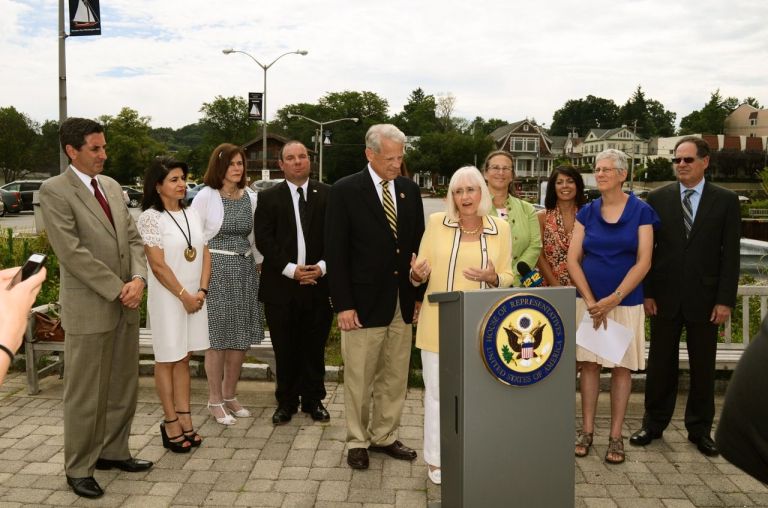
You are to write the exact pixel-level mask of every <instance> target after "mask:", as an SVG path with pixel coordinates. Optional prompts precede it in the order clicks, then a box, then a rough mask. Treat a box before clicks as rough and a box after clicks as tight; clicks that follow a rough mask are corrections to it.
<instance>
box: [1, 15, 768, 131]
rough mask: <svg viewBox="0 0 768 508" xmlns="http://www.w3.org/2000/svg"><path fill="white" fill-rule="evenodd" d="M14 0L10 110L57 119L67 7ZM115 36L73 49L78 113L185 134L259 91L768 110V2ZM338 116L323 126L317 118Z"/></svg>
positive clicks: (221, 20)
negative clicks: (132, 118)
mask: <svg viewBox="0 0 768 508" xmlns="http://www.w3.org/2000/svg"><path fill="white" fill-rule="evenodd" d="M56 4H57V2H56V1H52V0H0V57H2V65H3V72H2V78H0V107H5V106H14V107H16V108H17V109H18V110H20V111H22V112H24V113H26V114H27V115H29V116H30V117H31V118H32V119H34V120H36V121H40V122H42V121H44V120H46V119H57V118H58V88H57V86H58V85H57V76H58V63H57V62H58V56H57V8H56ZM101 17H102V35H101V36H98V37H71V38H69V39H67V82H68V95H69V115H70V116H85V117H96V116H99V115H102V114H109V115H115V114H117V113H118V112H119V110H120V109H121V108H122V107H123V106H129V107H131V108H134V109H136V110H138V111H139V113H140V114H142V115H145V116H150V117H151V118H152V122H151V123H152V126H153V127H174V128H178V127H181V126H183V125H186V124H189V123H193V122H195V121H197V119H198V118H199V109H200V106H201V105H202V103H203V102H210V101H211V100H212V99H213V98H214V97H215V96H217V95H223V96H230V95H243V96H245V95H247V92H249V91H254V92H256V91H261V90H262V80H263V71H262V70H261V68H259V67H258V66H257V65H256V64H255V63H254V62H253V61H251V60H250V59H249V58H248V57H246V56H244V55H240V54H232V55H228V56H227V55H223V54H222V52H221V50H222V49H223V48H226V47H232V48H235V49H238V50H242V51H246V52H248V53H250V54H252V55H253V56H254V57H255V58H256V59H258V60H259V61H261V63H269V62H271V61H272V60H273V59H274V58H276V57H277V56H279V55H280V54H282V53H284V52H286V51H293V50H296V49H306V50H307V51H309V54H308V55H307V56H299V55H288V56H286V57H284V58H282V59H281V60H280V61H279V62H277V63H276V64H275V65H274V66H273V67H272V68H271V69H270V70H269V73H268V85H267V93H268V103H267V106H268V110H267V115H268V119H271V118H273V117H274V112H275V111H276V109H277V108H279V107H282V106H284V105H286V104H291V103H297V102H315V101H317V99H318V98H320V97H321V96H322V95H323V94H325V93H326V92H335V91H343V90H356V91H363V90H368V91H372V92H375V93H377V94H379V95H380V96H382V97H384V98H385V99H387V101H389V106H390V111H389V113H390V114H394V113H397V112H399V111H401V110H402V107H403V104H404V103H405V102H406V100H407V97H408V95H409V94H410V92H411V91H412V90H414V89H415V88H417V87H421V88H423V89H424V90H425V91H426V92H427V93H430V94H434V95H438V94H441V93H451V94H453V95H454V96H455V97H456V99H457V100H456V109H455V114H456V115H457V116H461V117H465V118H474V117H475V116H477V115H480V116H482V117H484V118H486V119H488V118H492V117H493V118H501V119H504V120H507V121H516V120H520V119H523V118H526V117H528V118H535V119H536V120H537V121H538V122H539V123H544V124H545V126H548V125H549V124H550V123H551V122H552V114H553V113H554V111H555V110H557V109H559V108H560V107H561V106H562V105H563V104H564V103H565V101H566V100H568V99H578V98H583V97H586V96H587V95H588V94H592V95H596V96H600V97H605V98H609V99H613V100H614V101H615V102H616V103H617V104H619V105H621V104H623V103H624V102H625V101H626V100H627V99H628V97H629V96H630V95H631V94H632V92H633V91H634V89H635V88H636V87H637V85H641V86H642V87H643V89H644V90H645V92H646V95H647V97H649V98H653V99H656V100H658V101H661V102H662V103H663V104H664V105H665V106H666V108H667V109H669V110H671V111H674V112H675V113H677V122H678V123H679V121H680V118H682V117H683V116H685V115H687V114H688V113H690V112H691V111H692V110H694V109H699V108H701V106H703V105H704V103H705V102H706V101H707V100H708V99H709V96H710V93H711V92H712V91H714V90H715V89H717V88H719V89H720V91H721V93H722V95H723V96H724V97H727V96H735V97H737V98H739V99H740V100H742V99H744V98H745V97H747V96H754V97H756V98H757V99H758V100H759V101H760V102H761V104H762V105H763V107H765V106H766V104H768V1H766V0H731V1H725V2H724V1H722V0H699V1H695V0H680V1H669V0H664V1H662V0H621V1H603V0H596V1H592V0H584V1H581V2H573V1H566V0H538V1H512V0H474V1H472V0H462V1H454V0H424V1H419V0H409V1H400V0H390V1H379V2H369V1H366V0H358V1H352V0H347V1H341V0H313V1H304V0H301V1H293V0H281V1H274V0H272V1H264V0H252V1H245V0H209V1H203V0H159V1H158V0H155V1H149V0H101ZM318 120H325V119H318Z"/></svg>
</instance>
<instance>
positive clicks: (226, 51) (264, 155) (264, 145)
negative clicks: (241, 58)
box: [221, 48, 308, 170]
mask: <svg viewBox="0 0 768 508" xmlns="http://www.w3.org/2000/svg"><path fill="white" fill-rule="evenodd" d="M221 52H222V53H224V54H225V55H229V54H231V53H241V54H243V55H245V56H247V57H248V58H250V59H251V60H253V61H254V62H256V65H258V66H259V67H261V68H262V69H264V95H262V99H261V123H262V130H261V135H262V138H263V139H262V153H261V169H262V170H264V169H267V71H268V70H269V68H270V67H272V66H273V65H275V62H277V61H278V60H280V59H281V58H283V57H284V56H285V55H302V56H304V55H306V54H307V53H308V51H307V50H305V49H297V50H296V51H288V52H287V53H283V54H282V55H280V56H278V57H277V58H275V59H274V60H272V61H271V62H270V63H268V64H267V65H264V64H262V63H261V62H259V61H258V60H256V58H254V56H253V55H251V54H250V53H246V52H245V51H239V50H236V49H232V48H227V49H223V50H221Z"/></svg>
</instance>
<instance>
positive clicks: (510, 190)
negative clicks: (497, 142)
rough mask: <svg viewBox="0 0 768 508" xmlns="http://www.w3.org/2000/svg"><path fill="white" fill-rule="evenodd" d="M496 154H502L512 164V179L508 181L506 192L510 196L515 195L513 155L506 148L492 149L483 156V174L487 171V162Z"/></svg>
mask: <svg viewBox="0 0 768 508" xmlns="http://www.w3.org/2000/svg"><path fill="white" fill-rule="evenodd" d="M497 155H503V156H504V157H506V158H507V159H509V162H510V164H512V180H511V181H510V182H509V187H507V194H509V195H511V196H517V192H515V157H514V156H513V155H512V154H511V153H509V152H508V151H506V150H494V151H492V152H491V153H489V154H488V155H487V156H486V157H485V162H483V175H485V173H486V172H488V163H489V162H490V161H491V159H493V158H494V157H496V156H497Z"/></svg>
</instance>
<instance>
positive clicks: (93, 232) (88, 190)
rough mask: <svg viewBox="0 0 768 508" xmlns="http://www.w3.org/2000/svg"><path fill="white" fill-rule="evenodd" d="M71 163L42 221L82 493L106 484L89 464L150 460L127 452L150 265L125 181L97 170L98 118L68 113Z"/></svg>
mask: <svg viewBox="0 0 768 508" xmlns="http://www.w3.org/2000/svg"><path fill="white" fill-rule="evenodd" d="M59 140H60V142H61V146H62V148H63V149H64V151H65V152H66V154H67V157H69V160H70V166H69V168H68V169H67V170H66V171H65V172H64V173H62V174H61V175H58V176H55V177H53V178H50V179H48V180H46V181H45V182H44V183H43V185H42V186H41V187H40V204H41V207H42V212H43V217H44V219H45V226H46V231H47V233H48V238H49V240H50V242H51V246H52V247H53V250H54V252H55V253H56V256H57V257H58V259H59V263H60V265H61V288H60V292H59V301H60V303H61V319H62V326H63V328H64V330H66V342H65V358H66V362H67V369H66V375H65V379H64V470H65V472H66V475H67V483H68V484H69V485H70V487H72V490H74V491H75V493H76V494H77V495H79V496H83V497H90V498H95V497H100V496H101V495H103V494H104V492H103V490H102V489H101V487H100V486H99V484H98V483H97V482H96V480H95V479H94V478H93V470H94V468H96V469H112V468H118V469H121V470H123V471H129V472H137V471H144V470H147V469H149V468H150V467H152V463H151V462H149V461H146V460H141V459H135V458H132V457H131V454H130V451H129V450H128V436H129V435H130V431H131V422H132V421H133V415H134V412H135V411H136V392H137V389H138V364H139V312H138V307H139V304H140V303H141V296H142V293H143V291H144V285H145V278H146V275H147V266H146V258H145V256H144V249H143V245H142V241H141V237H140V236H139V233H138V231H137V230H136V224H135V223H134V221H133V218H132V217H131V216H130V214H129V213H128V209H127V208H126V206H125V204H124V202H123V198H122V189H121V188H120V184H118V183H117V182H116V181H114V180H113V179H111V178H109V177H106V176H101V175H99V174H100V173H101V172H102V170H103V169H104V161H106V159H107V154H106V151H105V149H106V140H105V138H104V130H103V128H102V127H101V125H99V124H98V123H96V122H94V121H92V120H86V119H83V118H69V119H67V120H65V121H64V122H63V123H62V124H61V128H60V129H59Z"/></svg>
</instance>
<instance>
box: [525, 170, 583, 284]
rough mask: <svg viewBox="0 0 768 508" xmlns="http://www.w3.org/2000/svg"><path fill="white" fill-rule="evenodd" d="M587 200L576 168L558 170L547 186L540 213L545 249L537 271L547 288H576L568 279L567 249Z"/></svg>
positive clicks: (552, 175)
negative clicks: (576, 221) (578, 213)
mask: <svg viewBox="0 0 768 508" xmlns="http://www.w3.org/2000/svg"><path fill="white" fill-rule="evenodd" d="M586 200H587V198H586V195H585V194H584V181H583V180H582V178H581V175H580V174H579V172H578V171H576V169H575V168H574V167H573V166H558V167H556V168H555V169H554V171H552V174H551V175H550V177H549V181H548V182H547V195H546V197H545V198H544V206H545V208H546V209H545V210H542V211H541V212H539V213H538V218H539V226H540V227H541V240H542V247H543V248H542V249H541V254H540V255H539V261H538V263H537V265H536V266H537V267H538V268H539V271H540V272H541V275H542V277H544V285H546V286H573V284H572V283H571V277H570V275H568V265H567V259H568V246H569V245H570V244H571V234H572V233H573V223H574V221H575V220H576V212H578V211H579V208H581V206H582V205H584V203H585V202H586Z"/></svg>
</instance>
